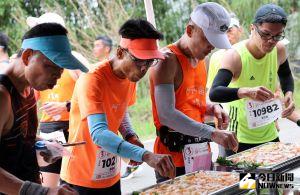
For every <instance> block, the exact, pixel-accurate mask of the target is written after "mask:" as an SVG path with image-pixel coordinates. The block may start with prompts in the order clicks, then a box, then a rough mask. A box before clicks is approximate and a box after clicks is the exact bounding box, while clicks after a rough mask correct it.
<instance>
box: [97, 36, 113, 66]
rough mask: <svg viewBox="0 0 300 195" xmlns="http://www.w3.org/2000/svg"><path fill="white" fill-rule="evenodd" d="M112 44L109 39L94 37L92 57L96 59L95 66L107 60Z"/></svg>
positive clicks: (106, 37)
mask: <svg viewBox="0 0 300 195" xmlns="http://www.w3.org/2000/svg"><path fill="white" fill-rule="evenodd" d="M112 46H113V42H112V40H111V38H110V37H108V36H106V35H105V36H104V35H99V36H97V37H96V39H95V41H94V48H93V55H94V57H95V58H97V60H98V62H97V63H96V64H95V66H97V64H99V63H100V62H102V61H103V60H108V59H109V55H110V52H111V51H112Z"/></svg>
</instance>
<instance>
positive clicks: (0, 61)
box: [0, 32, 9, 68]
mask: <svg viewBox="0 0 300 195" xmlns="http://www.w3.org/2000/svg"><path fill="white" fill-rule="evenodd" d="M8 43H9V38H8V36H7V35H6V34H4V33H2V32H0V68H1V67H2V66H5V65H7V64H9V55H8Z"/></svg>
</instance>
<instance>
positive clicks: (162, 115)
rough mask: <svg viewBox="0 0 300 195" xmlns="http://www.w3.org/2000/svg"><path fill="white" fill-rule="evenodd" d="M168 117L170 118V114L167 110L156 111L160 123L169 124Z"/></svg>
mask: <svg viewBox="0 0 300 195" xmlns="http://www.w3.org/2000/svg"><path fill="white" fill-rule="evenodd" d="M170 118H172V116H171V114H170V113H169V112H167V111H161V112H158V119H159V122H160V123H161V124H162V125H165V126H169V121H170Z"/></svg>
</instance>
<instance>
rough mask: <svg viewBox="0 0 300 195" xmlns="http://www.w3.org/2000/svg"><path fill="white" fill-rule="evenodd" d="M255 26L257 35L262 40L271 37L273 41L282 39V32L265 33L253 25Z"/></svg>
mask: <svg viewBox="0 0 300 195" xmlns="http://www.w3.org/2000/svg"><path fill="white" fill-rule="evenodd" d="M254 26H255V28H256V32H257V33H258V34H259V36H260V37H261V38H262V39H263V40H266V41H268V40H270V39H272V40H273V41H281V40H283V39H284V37H285V35H284V34H279V35H271V34H269V33H265V32H263V31H261V30H260V29H259V28H258V26H257V25H254ZM283 33H284V32H283Z"/></svg>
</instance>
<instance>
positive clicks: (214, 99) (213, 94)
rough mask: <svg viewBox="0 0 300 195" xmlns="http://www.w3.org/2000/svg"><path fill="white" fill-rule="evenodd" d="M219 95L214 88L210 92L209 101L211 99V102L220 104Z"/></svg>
mask: <svg viewBox="0 0 300 195" xmlns="http://www.w3.org/2000/svg"><path fill="white" fill-rule="evenodd" d="M217 94H218V91H217V90H216V89H214V88H211V89H210V90H209V99H210V101H212V102H218V101H219V99H218V96H217Z"/></svg>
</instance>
